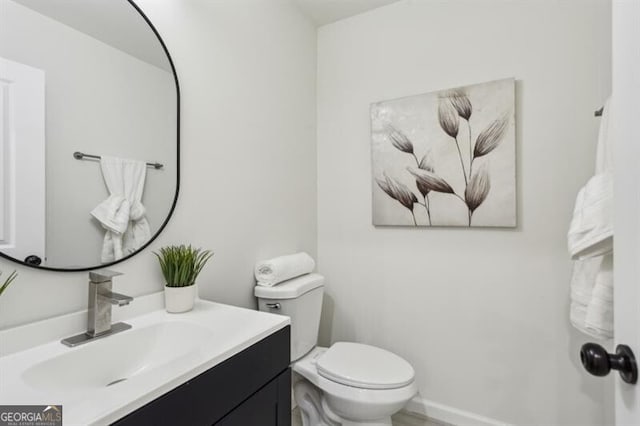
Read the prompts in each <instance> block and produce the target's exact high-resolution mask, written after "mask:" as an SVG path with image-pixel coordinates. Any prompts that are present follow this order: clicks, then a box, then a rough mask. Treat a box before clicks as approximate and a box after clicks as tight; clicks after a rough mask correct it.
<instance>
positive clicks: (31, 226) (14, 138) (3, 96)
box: [0, 58, 45, 260]
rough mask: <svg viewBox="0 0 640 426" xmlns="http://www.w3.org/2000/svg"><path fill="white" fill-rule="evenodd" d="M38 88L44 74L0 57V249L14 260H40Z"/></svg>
mask: <svg viewBox="0 0 640 426" xmlns="http://www.w3.org/2000/svg"><path fill="white" fill-rule="evenodd" d="M44 87H45V73H44V71H42V70H39V69H37V68H33V67H30V66H27V65H23V64H20V63H17V62H13V61H9V60H7V59H4V58H0V250H1V251H2V253H4V254H6V255H9V256H11V257H14V258H16V259H19V260H24V259H25V258H27V257H28V256H37V257H38V258H40V259H43V260H44V258H45V237H44V235H45V232H44V231H45V167H44V164H45V121H44V112H45V92H44ZM32 259H33V258H32Z"/></svg>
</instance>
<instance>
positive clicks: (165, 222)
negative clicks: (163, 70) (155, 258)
mask: <svg viewBox="0 0 640 426" xmlns="http://www.w3.org/2000/svg"><path fill="white" fill-rule="evenodd" d="M126 1H127V2H128V3H129V4H130V5H131V6H132V7H133V8H134V9H135V10H136V12H138V13H139V14H140V16H142V18H143V19H144V20H145V22H146V23H147V25H149V28H151V31H153V33H154V34H155V35H156V38H157V39H158V41H159V42H160V45H161V46H162V49H163V50H164V53H165V54H166V55H167V59H168V60H169V64H170V65H171V71H172V73H173V80H174V82H175V84H176V120H177V121H176V194H175V196H174V197H173V203H172V204H171V209H170V210H169V214H167V217H166V219H165V220H164V222H162V225H160V228H158V230H157V231H156V233H155V234H153V236H152V237H151V238H150V239H149V241H147V242H146V243H145V244H144V245H143V246H142V247H140V248H139V249H138V250H136V251H135V252H134V253H131V254H130V255H128V256H125V257H123V258H122V259H118V260H116V261H113V262H109V263H103V264H100V265H95V266H89V267H86V268H55V267H49V266H39V265H31V264H29V263H26V262H24V261H22V260H19V259H16V258H13V257H11V256H7V255H6V254H4V253H2V252H0V257H2V258H5V259H7V260H10V261H12V262H15V263H19V264H20V265H23V266H27V267H29V268H34V269H38V270H44V271H58V272H82V271H91V270H94V269H100V268H106V267H109V266H112V265H115V264H118V263H120V262H124V261H125V260H128V259H130V258H132V257H133V256H135V255H137V254H138V253H140V252H141V251H143V250H144V249H145V248H147V247H148V246H149V245H150V244H151V243H152V242H153V241H154V240H155V239H156V238H158V236H159V235H160V234H161V233H162V231H163V230H164V228H165V227H166V226H167V224H168V223H169V220H170V219H171V216H173V212H174V211H175V208H176V205H177V203H178V194H179V193H180V85H179V83H178V74H177V73H176V67H175V65H174V64H173V59H172V58H171V55H170V54H169V50H168V49H167V46H166V45H165V43H164V40H162V37H160V33H158V30H157V29H156V27H155V26H154V25H153V23H151V21H150V20H149V18H148V17H147V15H145V14H144V12H143V11H142V9H140V7H139V6H138V5H137V4H135V2H134V1H133V0H126Z"/></svg>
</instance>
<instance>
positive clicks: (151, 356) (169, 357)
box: [22, 321, 214, 393]
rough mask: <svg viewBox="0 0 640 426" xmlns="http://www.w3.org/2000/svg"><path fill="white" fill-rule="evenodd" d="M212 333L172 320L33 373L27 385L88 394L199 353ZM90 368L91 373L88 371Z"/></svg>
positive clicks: (88, 346) (25, 375) (62, 356)
mask: <svg viewBox="0 0 640 426" xmlns="http://www.w3.org/2000/svg"><path fill="white" fill-rule="evenodd" d="M213 337H214V334H213V332H212V331H211V330H209V329H207V328H204V327H200V326H199V325H196V324H192V323H188V322H183V321H173V322H164V323H159V324H153V325H150V326H147V327H144V328H136V329H132V330H131V331H130V332H128V333H121V334H115V335H113V336H110V337H107V338H104V339H99V340H96V341H95V342H91V343H87V344H85V345H84V346H81V347H79V348H78V349H77V350H75V351H69V352H66V353H62V354H60V355H58V356H56V357H53V358H49V359H46V360H44V361H41V362H39V363H38V364H36V365H34V366H33V367H30V368H28V369H27V370H26V371H25V372H24V373H23V375H22V378H23V379H24V382H25V383H26V384H28V385H29V386H31V387H33V388H34V389H39V390H48V391H54V392H55V391H58V390H64V391H65V392H69V393H84V392H87V391H91V390H92V389H97V388H103V387H105V386H110V385H113V384H115V383H119V382H121V381H124V380H127V379H130V378H131V377H133V376H135V375H137V374H141V373H144V372H146V371H149V370H153V369H155V368H158V367H162V366H163V365H164V364H167V363H170V362H183V361H181V358H183V357H184V356H185V355H188V354H190V353H194V352H196V351H198V349H199V347H200V346H201V344H202V342H206V341H207V340H208V339H212V338H213ZM83 367H88V368H83Z"/></svg>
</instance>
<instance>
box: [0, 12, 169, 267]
mask: <svg viewBox="0 0 640 426" xmlns="http://www.w3.org/2000/svg"><path fill="white" fill-rule="evenodd" d="M177 89H178V88H177V79H176V78H175V73H174V71H173V67H172V64H171V61H170V58H169V56H168V53H167V52H166V50H165V48H164V46H163V44H162V42H161V41H160V39H159V36H157V35H156V33H155V30H154V29H153V27H152V26H151V25H150V24H149V23H148V22H147V21H146V18H145V17H144V16H143V15H142V14H141V13H140V12H139V11H138V10H137V8H136V7H135V5H134V4H133V3H132V2H130V1H127V0H0V253H1V254H2V255H3V256H5V257H10V258H13V259H14V260H18V261H21V262H27V263H29V264H31V265H36V264H38V263H41V265H40V266H41V267H45V268H51V269H73V270H80V269H88V268H94V267H98V266H100V265H104V264H109V263H111V262H114V261H117V260H119V259H122V258H124V257H126V256H128V255H131V254H133V253H135V252H136V251H138V250H139V249H140V248H142V247H143V246H144V245H145V244H148V243H149V242H150V240H151V239H153V238H155V236H156V235H157V234H158V233H159V232H160V231H161V230H162V228H163V227H164V225H165V224H166V221H167V220H168V218H169V216H170V215H171V212H172V210H173V207H174V203H175V200H176V198H177V191H178V172H179V170H178V145H179V142H178V102H179V100H178V90H177ZM74 153H76V155H75V156H74ZM82 154H84V155H82ZM147 163H150V164H147ZM156 164H158V166H156ZM160 165H161V166H160Z"/></svg>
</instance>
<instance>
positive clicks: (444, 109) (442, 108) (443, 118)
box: [438, 98, 460, 139]
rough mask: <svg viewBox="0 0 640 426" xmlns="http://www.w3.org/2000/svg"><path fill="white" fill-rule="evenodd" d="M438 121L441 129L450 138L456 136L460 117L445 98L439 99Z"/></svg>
mask: <svg viewBox="0 0 640 426" xmlns="http://www.w3.org/2000/svg"><path fill="white" fill-rule="evenodd" d="M438 121H439V122H440V127H442V130H444V132H445V133H446V134H448V135H449V136H451V137H452V138H454V139H455V138H457V137H458V130H459V126H460V118H459V117H458V112H457V111H456V109H455V108H454V107H453V105H451V102H449V101H448V100H447V99H446V98H444V99H440V103H439V105H438Z"/></svg>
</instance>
